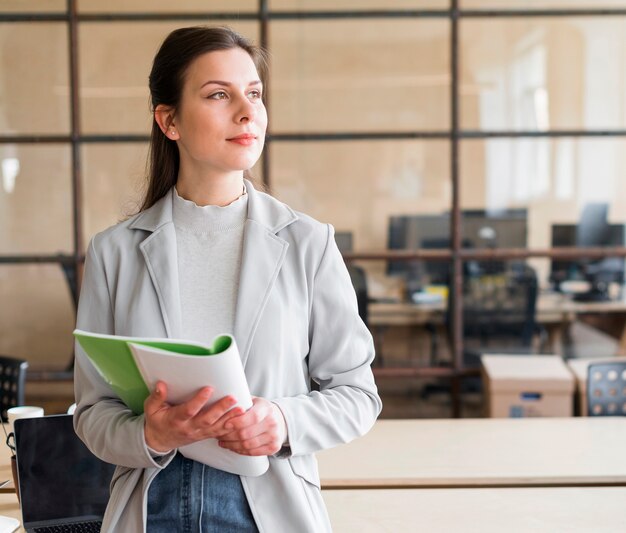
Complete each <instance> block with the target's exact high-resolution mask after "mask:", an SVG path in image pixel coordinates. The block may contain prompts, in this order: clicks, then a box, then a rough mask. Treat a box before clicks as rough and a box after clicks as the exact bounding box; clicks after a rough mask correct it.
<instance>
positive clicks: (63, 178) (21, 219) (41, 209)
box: [0, 144, 73, 255]
mask: <svg viewBox="0 0 626 533" xmlns="http://www.w3.org/2000/svg"><path fill="white" fill-rule="evenodd" d="M0 154H1V155H0V174H1V178H2V182H1V183H0V250H2V253H3V254H7V255H19V254H28V255H31V254H58V253H62V254H69V253H71V252H72V248H73V244H72V225H73V219H72V189H71V178H70V176H71V174H70V149H69V146H65V145H58V144H48V145H33V144H18V145H16V144H0Z"/></svg>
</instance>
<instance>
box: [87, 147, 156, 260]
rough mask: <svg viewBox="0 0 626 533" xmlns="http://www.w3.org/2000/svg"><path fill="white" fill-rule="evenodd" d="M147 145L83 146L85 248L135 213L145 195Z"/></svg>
mask: <svg viewBox="0 0 626 533" xmlns="http://www.w3.org/2000/svg"><path fill="white" fill-rule="evenodd" d="M147 152H148V145H147V144H144V143H128V144H84V145H83V147H82V156H81V157H82V161H83V166H84V169H83V174H82V175H83V181H82V187H83V205H84V207H83V211H82V214H83V238H84V242H83V246H84V247H85V248H87V245H88V243H89V240H90V238H91V237H92V236H93V235H94V234H96V233H98V232H99V231H102V230H103V229H106V228H108V227H109V226H112V225H113V224H116V223H117V222H119V221H121V220H124V219H125V218H127V217H128V216H130V215H132V214H134V213H136V212H137V211H138V208H139V206H140V203H141V200H142V197H143V196H142V195H143V191H144V183H145V181H144V174H145V162H146V155H147Z"/></svg>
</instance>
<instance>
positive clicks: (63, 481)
mask: <svg viewBox="0 0 626 533" xmlns="http://www.w3.org/2000/svg"><path fill="white" fill-rule="evenodd" d="M14 428H15V449H16V455H17V470H18V479H19V491H20V492H19V494H20V504H21V507H22V518H23V520H22V523H23V525H24V529H25V530H26V531H27V532H28V533H52V532H55V533H56V532H65V531H67V532H70V533H73V532H78V531H80V532H91V531H94V532H96V533H97V532H99V531H100V526H101V523H102V517H103V516H104V510H105V508H106V505H107V502H108V501H109V483H110V482H111V478H112V477H113V471H114V469H115V467H114V466H113V465H110V464H108V463H105V462H104V461H101V460H100V459H98V458H97V457H96V456H95V455H93V454H92V453H91V452H90V451H89V450H88V449H87V447H86V446H85V445H84V444H83V442H82V441H81V440H80V439H79V438H78V436H77V435H76V433H75V432H74V427H73V425H72V416H71V415H53V416H44V417H39V418H20V419H18V420H16V421H15V424H14ZM85 524H86V525H85Z"/></svg>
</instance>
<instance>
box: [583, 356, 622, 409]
mask: <svg viewBox="0 0 626 533" xmlns="http://www.w3.org/2000/svg"><path fill="white" fill-rule="evenodd" d="M587 406H588V407H587V409H588V413H587V414H588V415H589V416H626V361H616V362H614V363H610V362H609V363H591V364H590V365H589V367H588V370H587Z"/></svg>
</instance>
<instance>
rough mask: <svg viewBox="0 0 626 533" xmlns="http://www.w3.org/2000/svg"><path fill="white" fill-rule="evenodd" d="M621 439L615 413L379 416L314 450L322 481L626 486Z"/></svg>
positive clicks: (623, 430) (625, 433) (625, 432)
mask: <svg viewBox="0 0 626 533" xmlns="http://www.w3.org/2000/svg"><path fill="white" fill-rule="evenodd" d="M625 442H626V418H620V417H615V418H524V419H461V420H459V419H450V420H379V421H378V422H376V424H375V426H374V428H373V429H372V430H371V431H370V432H369V433H368V434H367V435H366V436H365V437H362V438H360V439H357V440H355V441H353V442H352V443H350V444H347V445H344V446H338V447H336V448H333V449H331V450H326V451H323V452H320V453H318V454H317V458H318V461H319V467H320V477H321V479H322V487H323V488H326V489H328V488H343V489H345V488H366V487H372V488H408V487H411V488H412V487H502V486H505V487H506V486H520V487H523V486H586V485H595V486H602V485H623V486H626V453H624V443H625ZM625 509H626V507H625Z"/></svg>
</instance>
